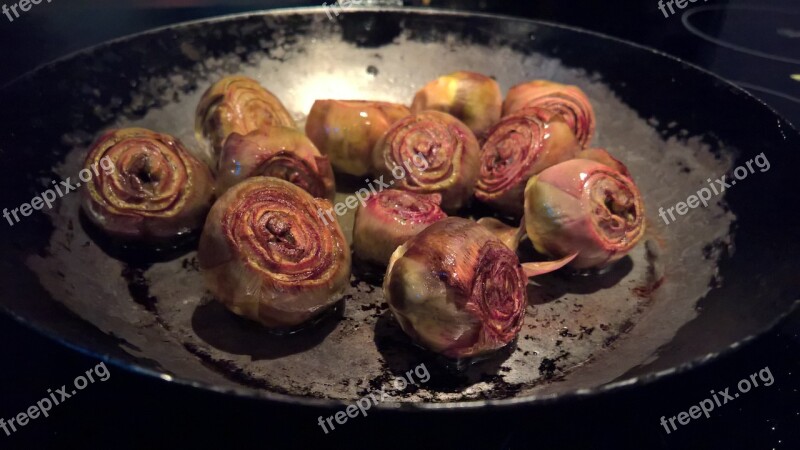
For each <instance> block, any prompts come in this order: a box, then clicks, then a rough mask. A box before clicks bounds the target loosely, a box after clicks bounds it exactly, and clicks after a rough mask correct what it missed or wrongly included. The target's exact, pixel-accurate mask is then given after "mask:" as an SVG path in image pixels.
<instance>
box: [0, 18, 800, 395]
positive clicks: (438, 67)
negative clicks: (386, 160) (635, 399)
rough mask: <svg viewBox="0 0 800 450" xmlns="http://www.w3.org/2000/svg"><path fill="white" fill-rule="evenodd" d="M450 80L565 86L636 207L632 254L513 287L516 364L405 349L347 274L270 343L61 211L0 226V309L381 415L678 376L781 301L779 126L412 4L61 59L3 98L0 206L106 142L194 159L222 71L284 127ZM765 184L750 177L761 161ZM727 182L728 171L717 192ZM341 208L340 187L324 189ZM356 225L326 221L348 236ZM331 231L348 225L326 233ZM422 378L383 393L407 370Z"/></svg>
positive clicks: (581, 50)
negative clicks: (124, 135)
mask: <svg viewBox="0 0 800 450" xmlns="http://www.w3.org/2000/svg"><path fill="white" fill-rule="evenodd" d="M455 70H474V71H479V72H483V73H486V74H489V75H492V76H494V77H496V78H497V80H498V81H499V82H500V83H501V85H502V86H503V88H505V89H507V88H509V87H510V86H511V85H513V84H515V83H518V82H521V81H525V80H528V79H534V78H547V79H553V80H556V81H560V82H565V83H570V84H577V85H579V86H580V87H581V88H583V89H584V90H585V91H586V92H587V94H588V95H589V97H590V99H591V100H592V102H593V104H594V106H595V109H596V111H597V114H598V118H599V119H598V122H599V123H598V136H597V138H596V142H595V144H596V145H599V146H603V147H607V148H608V149H609V150H610V151H612V153H614V154H616V155H617V156H618V157H619V158H621V159H622V160H624V161H625V162H627V163H628V165H629V167H630V169H631V171H632V173H633V176H634V178H635V179H636V180H637V181H638V183H639V185H640V188H641V189H642V191H643V194H644V197H645V203H646V206H647V209H648V220H649V224H650V231H649V233H648V236H647V239H646V242H645V243H643V244H641V245H640V246H639V247H638V248H637V249H636V250H635V251H634V252H633V253H632V254H631V255H630V257H628V258H626V259H624V260H623V261H621V262H620V263H618V264H617V265H615V266H614V267H613V269H612V270H610V271H608V272H605V273H602V274H595V275H591V276H578V275H577V274H570V273H559V274H555V275H551V276H546V277H542V278H540V279H539V280H538V281H537V284H536V285H532V286H531V287H530V289H529V296H530V300H531V306H530V307H529V309H528V317H527V319H526V326H525V328H524V330H523V332H522V335H521V336H520V339H519V341H518V343H517V347H516V349H515V350H514V351H509V352H506V353H505V354H501V355H498V356H497V357H495V358H493V359H491V360H488V361H484V362H482V363H480V364H476V365H474V366H471V367H470V368H469V369H467V370H465V371H461V372H458V371H455V372H454V371H453V370H451V369H450V368H448V367H446V366H445V365H443V364H441V361H440V360H438V359H436V358H435V357H433V356H432V355H430V354H428V353H426V352H424V351H421V350H419V349H417V348H416V347H414V346H413V345H411V343H410V342H409V341H408V339H407V338H406V337H405V336H404V335H403V334H402V332H401V331H400V330H399V328H398V326H397V324H396V323H395V322H394V320H393V319H392V317H391V315H390V314H389V312H388V310H387V307H386V304H385V303H384V302H383V298H382V294H381V290H380V288H379V285H380V279H381V276H382V274H380V273H375V271H374V270H369V269H366V268H356V270H355V275H354V278H353V281H352V288H351V289H350V291H349V292H348V293H347V296H346V298H345V301H344V302H342V304H341V305H340V306H339V308H338V310H337V313H336V314H335V315H334V316H332V317H330V318H328V319H327V320H326V321H324V322H323V323H322V324H320V326H318V327H316V328H314V329H312V330H308V331H306V332H303V333H300V334H297V335H294V336H288V337H275V336H272V335H269V334H267V333H265V332H264V330H263V329H261V328H259V327H258V326H255V325H252V324H250V323H247V322H244V321H243V320H241V319H239V318H237V317H234V316H233V315H231V314H230V313H228V312H227V311H226V310H224V308H222V307H221V306H219V305H218V304H217V303H216V302H213V301H212V300H211V299H210V298H209V297H208V294H206V293H205V291H204V290H203V287H202V282H201V275H200V273H199V272H198V269H197V262H196V257H195V253H194V251H193V249H192V248H189V249H186V250H184V251H178V252H175V253H174V254H153V253H143V252H131V251H129V250H126V249H120V248H119V247H118V246H116V245H115V244H114V243H110V242H107V241H105V240H104V239H103V238H102V236H101V235H99V234H97V233H96V231H95V230H92V229H91V227H90V226H89V225H88V224H87V223H86V221H84V220H82V217H81V215H80V214H79V212H78V211H79V207H78V205H79V195H77V193H70V194H68V195H66V196H64V197H63V198H61V199H60V200H59V201H58V203H57V204H56V206H55V207H54V208H53V210H50V211H45V212H41V211H37V212H34V214H32V215H31V216H30V217H25V218H23V220H22V222H21V223H19V224H16V225H14V226H13V227H10V226H9V225H8V223H4V225H2V227H3V231H4V237H3V240H2V254H3V258H2V270H0V277H1V279H2V285H3V291H2V296H1V298H0V304H1V305H2V306H3V309H5V310H6V311H8V312H9V313H11V314H13V315H14V316H15V317H16V318H18V319H19V320H20V321H22V322H24V323H26V324H28V325H30V326H31V327H34V328H35V329H37V330H40V331H41V332H43V333H45V334H47V335H49V336H52V337H54V338H56V339H58V340H59V341H60V342H63V343H64V344H66V345H69V346H71V347H73V348H76V349H80V350H83V351H85V352H89V353H91V354H94V355H97V356H99V357H102V358H104V359H107V360H109V361H111V362H113V363H115V364H117V365H120V366H122V367H126V368H129V369H131V370H134V371H138V372H141V373H145V374H147V375H151V376H160V377H162V378H164V379H166V380H171V381H173V382H179V383H187V384H190V385H192V386H196V387H200V388H205V389H211V390H215V391H221V392H229V393H235V394H239V395H244V396H252V397H257V398H263V399H266V400H269V401H272V402H291V403H296V404H300V405H325V406H337V405H341V404H344V403H351V402H352V401H354V400H355V399H357V398H359V397H361V396H364V395H366V394H368V393H370V392H374V391H377V390H380V389H385V390H386V391H387V393H388V394H389V399H388V400H387V401H386V402H385V403H382V404H381V405H380V406H379V407H380V408H388V409H393V408H398V407H399V406H400V405H411V406H412V407H416V408H423V409H429V408H437V409H441V408H451V407H454V406H459V407H466V408H473V407H475V408H477V407H481V406H484V405H487V404H493V405H499V406H503V405H511V404H520V403H525V404H528V403H530V404H535V403H538V402H542V401H543V400H544V399H553V398H562V397H570V396H576V395H587V394H593V393H596V392H599V391H602V390H607V389H620V388H622V386H632V385H636V384H639V383H644V382H647V381H649V380H653V379H655V378H658V377H663V376H670V375H672V374H674V373H677V372H681V371H685V370H689V369H691V368H692V367H694V366H696V365H699V364H701V363H702V362H704V361H707V360H709V359H711V358H710V357H714V356H716V355H718V354H720V353H723V352H727V351H730V350H731V349H732V348H734V347H736V346H737V345H739V344H740V343H741V342H743V341H745V340H748V339H751V338H752V337H753V336H755V335H758V334H760V333H762V332H764V331H765V330H767V329H768V328H769V327H770V326H771V325H772V324H773V323H775V322H776V321H777V320H778V319H779V318H781V317H782V316H783V315H784V314H786V313H787V312H788V311H789V310H790V308H791V306H792V304H793V302H794V301H795V299H797V298H798V292H800V285H799V284H798V281H797V280H798V277H797V270H796V266H795V259H794V257H795V256H796V255H797V254H798V246H800V240H798V239H796V237H795V233H796V232H797V230H798V225H800V214H798V213H797V211H798V209H800V208H798V207H800V197H798V195H797V194H796V193H795V192H794V190H793V189H792V187H793V186H794V183H792V181H793V170H794V169H795V168H796V167H799V165H798V163H800V156H799V155H798V148H800V147H799V146H798V144H800V139H799V138H798V134H797V132H796V130H794V129H793V128H792V126H791V125H790V124H788V123H787V122H786V121H785V120H783V119H781V118H780V117H778V116H777V115H776V114H775V113H774V112H773V111H771V110H770V109H769V108H767V107H766V106H765V105H763V104H762V103H760V102H759V101H757V100H756V99H754V98H753V97H751V96H750V95H748V94H747V93H745V92H744V91H742V90H740V89H738V88H736V87H734V86H732V85H730V84H728V83H726V82H725V81H723V80H721V79H719V78H717V77H715V76H713V75H711V74H709V73H707V72H704V71H702V70H700V69H697V68H695V67H693V66H690V65H688V64H686V63H683V62H681V61H678V60H675V59H673V58H670V57H667V56H665V55H662V54H659V53H657V52H655V51H652V50H648V49H645V48H641V47H638V46H635V45H633V44H629V43H625V42H621V41H618V40H614V39H610V38H607V37H604V36H600V35H596V34H592V33H588V32H583V31H579V30H574V29H570V28H566V27H561V26H555V25H550V24H543V23H537V22H532V21H526V20H517V19H510V18H502V17H492V16H485V15H471V14H457V13H443V12H431V11H422V10H382V11H377V10H357V9H351V10H348V11H347V12H346V13H345V14H343V15H341V16H340V17H339V19H338V21H331V20H329V19H328V17H327V16H326V14H325V13H324V12H323V11H322V10H319V9H318V10H294V11H284V12H275V13H266V14H250V15H243V16H236V17H229V18H223V19H217V20H210V21H201V22H195V23H191V24H186V25H179V26H175V27H170V28H165V29H161V30H156V31H153V32H149V33H144V34H141V35H137V36H134V37H130V38H125V39H122V40H118V41H114V42H112V43H108V44H105V45H101V46H99V47H96V48H93V49H91V50H87V51H84V52H81V53H79V54H76V55H73V56H71V57H68V58H66V59H64V60H61V61H59V62H56V63H54V64H52V65H49V66H47V67H45V68H42V69H40V70H38V71H36V72H34V73H32V74H29V75H27V76H25V77H23V78H22V79H20V80H17V81H16V82H14V83H13V84H11V85H9V86H7V87H6V88H5V89H4V90H3V91H2V98H3V102H2V108H0V123H2V124H3V126H2V128H1V129H0V150H1V151H2V153H1V156H0V160H2V162H3V167H4V168H5V170H6V172H5V176H4V177H2V179H0V189H2V192H3V193H4V200H3V205H2V207H5V208H9V209H11V208H16V207H18V206H19V205H20V204H22V203H25V202H28V201H30V200H31V198H32V197H33V196H35V195H38V194H39V193H40V192H42V191H43V190H45V189H46V188H47V187H49V186H50V184H51V181H52V180H63V179H66V177H71V178H72V180H73V181H74V180H75V179H76V177H77V174H78V171H79V170H80V165H81V162H82V159H83V157H84V155H85V153H86V149H87V147H88V145H90V143H91V142H92V140H93V139H94V138H95V137H96V136H97V135H98V133H100V132H101V131H102V130H104V129H106V128H109V127H119V126H129V125H138V126H144V127H148V128H152V129H154V130H157V131H161V132H166V133H170V134H173V135H175V136H177V137H179V138H180V139H182V140H183V141H184V142H185V143H186V144H188V145H189V146H190V147H191V146H196V143H195V141H194V137H193V133H192V124H193V111H194V108H195V106H196V104H197V101H198V99H199V96H200V95H201V94H202V92H203V91H204V90H205V89H206V88H207V87H208V86H209V85H210V84H211V83H212V82H214V81H215V80H216V79H218V78H219V77H221V76H223V75H226V74H234V73H243V74H246V75H250V76H253V77H255V78H257V79H259V80H260V81H261V82H262V83H263V84H264V85H265V86H267V87H268V88H269V89H270V90H272V91H273V92H275V93H276V94H277V95H279V96H280V97H281V98H282V99H283V100H284V102H285V103H286V105H287V106H288V108H289V109H290V110H291V111H292V112H293V113H295V114H296V116H297V118H298V119H299V120H300V121H302V119H303V114H304V113H306V112H307V111H308V109H309V108H310V106H311V103H312V102H313V100H314V99H317V98H329V97H333V98H353V99H361V98H363V99H376V100H390V101H399V102H404V103H408V102H410V100H411V98H412V96H413V93H414V92H415V91H416V90H417V89H418V88H419V87H421V86H422V85H423V84H424V83H425V82H426V81H428V80H430V79H432V78H435V77H437V76H439V75H442V74H445V73H449V72H452V71H455ZM762 152H763V153H764V157H765V158H766V160H767V161H768V162H769V164H770V167H769V170H765V171H762V170H760V168H759V167H757V168H756V170H755V171H753V172H752V173H750V174H749V175H748V176H747V177H746V178H745V179H743V180H741V182H740V184H739V185H736V186H732V187H731V189H730V190H729V191H727V192H725V193H724V194H722V195H720V196H716V197H715V198H714V199H713V201H712V202H711V204H710V205H709V206H708V207H707V208H698V209H694V210H692V211H690V212H689V213H688V214H686V215H685V216H679V217H678V218H677V220H676V221H675V222H674V223H671V224H669V225H667V224H665V223H664V221H663V220H662V218H661V217H659V214H658V212H659V209H660V208H662V207H663V208H665V209H666V208H669V207H671V206H674V205H676V203H678V202H680V201H685V200H686V199H687V197H688V196H689V195H691V194H694V193H695V192H697V191H698V190H700V189H702V188H704V187H707V186H708V181H707V179H712V183H713V180H716V179H718V178H720V177H721V176H722V175H724V174H726V173H730V172H731V171H733V170H734V169H735V168H736V167H738V166H741V165H745V164H746V163H747V162H748V161H750V162H751V163H752V161H753V159H754V158H755V157H756V155H759V154H761V153H762ZM761 169H763V168H761ZM731 176H732V175H728V180H731ZM338 181H339V183H338V184H339V186H340V195H343V194H346V193H348V192H352V191H353V190H355V189H357V188H358V183H359V182H361V181H360V180H352V179H344V178H342V179H339V180H338ZM351 223H352V217H346V218H344V220H343V225H344V227H345V229H346V230H350V229H351V228H352V226H351ZM347 233H349V231H346V234H347ZM423 363H424V364H425V365H426V367H428V368H429V370H430V374H431V378H430V381H429V382H427V383H424V384H422V385H420V386H418V387H414V388H409V389H405V390H402V391H401V390H397V389H395V388H396V385H395V384H394V383H393V379H394V377H396V376H401V375H402V374H403V373H405V372H406V371H407V370H409V369H413V368H414V367H416V366H418V365H419V364H423Z"/></svg>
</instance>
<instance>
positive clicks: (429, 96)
mask: <svg viewBox="0 0 800 450" xmlns="http://www.w3.org/2000/svg"><path fill="white" fill-rule="evenodd" d="M502 107H503V93H502V92H501V91H500V86H499V85H498V84H497V82H496V81H494V80H493V79H491V78H489V77H487V76H486V75H481V74H479V73H474V72H455V73H451V74H450V75H445V76H443V77H440V78H438V79H436V80H434V81H431V82H430V83H428V84H427V85H426V86H425V87H424V88H422V89H421V90H420V91H419V92H418V93H417V95H416V96H415V97H414V103H413V104H412V105H411V111H412V112H414V113H418V112H422V111H425V110H429V109H430V110H434V111H441V112H446V113H448V114H451V115H453V116H455V117H456V118H458V119H459V120H461V121H462V122H464V123H465V124H466V125H467V126H468V127H469V128H470V129H471V130H472V132H473V133H475V135H476V136H478V137H483V136H484V134H486V132H487V131H488V130H489V128H491V126H492V125H494V124H495V123H497V121H498V120H500V113H501V112H502Z"/></svg>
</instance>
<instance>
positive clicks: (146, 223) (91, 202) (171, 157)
mask: <svg viewBox="0 0 800 450" xmlns="http://www.w3.org/2000/svg"><path fill="white" fill-rule="evenodd" d="M108 161H110V162H111V163H112V164H113V168H114V170H113V171H96V173H95V176H94V177H93V178H92V179H91V180H90V181H88V182H87V183H86V187H85V189H84V191H83V198H82V200H83V201H82V206H83V210H84V212H85V213H86V216H87V217H88V218H89V220H90V221H91V222H92V223H94V224H95V225H97V226H98V227H99V228H101V229H102V230H104V231H105V232H106V233H108V234H109V235H110V236H112V237H115V238H120V239H123V240H128V241H136V242H140V243H155V244H162V243H163V244H166V243H167V241H169V240H170V239H173V238H175V237H178V236H181V235H185V234H188V233H190V232H192V231H194V230H196V229H199V228H200V227H202V225H203V221H204V220H205V217H206V213H207V212H208V210H209V208H210V207H211V203H212V200H213V183H214V182H213V179H212V175H211V172H210V171H209V170H208V167H207V166H206V165H205V164H203V163H202V162H200V161H199V160H198V159H197V158H195V157H194V156H192V155H191V154H190V153H189V152H188V151H187V150H186V148H184V146H183V145H182V144H181V143H180V141H178V140H177V139H175V138H173V137H172V136H168V135H166V134H159V133H155V132H153V131H150V130H145V129H142V128H127V129H121V130H112V131H109V132H107V133H106V134H104V135H103V136H101V137H100V138H99V139H98V140H97V141H96V142H95V143H94V145H93V146H92V147H91V149H90V150H89V154H88V155H87V156H86V161H85V163H84V167H85V168H86V169H89V168H90V167H97V165H98V164H101V163H105V162H108ZM103 167H105V165H103Z"/></svg>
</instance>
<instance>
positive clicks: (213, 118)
mask: <svg viewBox="0 0 800 450" xmlns="http://www.w3.org/2000/svg"><path fill="white" fill-rule="evenodd" d="M271 125H278V126H284V127H295V123H294V119H292V116H291V114H289V111H287V110H286V108H285V107H284V106H283V104H282V103H281V101H280V100H279V99H278V97H276V96H275V95H273V94H272V93H271V92H270V91H268V90H266V89H264V88H263V87H262V86H261V85H260V84H258V81H256V80H253V79H251V78H247V77H244V76H228V77H225V78H223V79H221V80H219V81H217V82H216V83H214V84H213V85H212V86H211V87H210V88H208V90H207V91H206V92H205V93H204V94H203V97H202V98H201V99H200V103H199V104H198V105H197V112H196V113H195V124H194V129H195V135H196V136H197V140H198V141H199V142H207V143H208V144H209V146H210V149H211V153H212V160H213V162H214V164H216V163H217V160H218V158H219V154H220V153H221V152H222V146H223V144H225V140H226V139H227V138H228V136H230V135H231V134H232V133H239V134H241V135H245V134H248V133H250V132H252V131H256V130H259V129H262V128H264V127H267V126H271Z"/></svg>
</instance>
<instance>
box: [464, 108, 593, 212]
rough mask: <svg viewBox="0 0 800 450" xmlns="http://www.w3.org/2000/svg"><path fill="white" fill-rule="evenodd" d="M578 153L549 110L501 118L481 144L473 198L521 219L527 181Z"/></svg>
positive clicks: (571, 137)
mask: <svg viewBox="0 0 800 450" xmlns="http://www.w3.org/2000/svg"><path fill="white" fill-rule="evenodd" d="M579 151H580V145H579V144H578V141H577V140H576V139H575V135H574V134H573V133H572V131H571V130H570V128H569V126H568V125H567V124H566V122H565V121H564V119H563V118H562V117H561V116H560V115H557V114H555V113H553V112H551V111H549V110H545V109H541V108H535V107H533V108H526V109H523V110H520V111H519V112H517V113H515V114H511V115H509V116H506V117H503V119H502V120H501V121H500V122H499V123H497V124H496V125H495V126H494V127H492V129H491V130H490V131H489V134H488V136H487V138H486V142H485V143H484V144H483V149H482V150H481V160H480V174H479V176H478V186H477V189H476V192H475V197H476V198H477V199H478V200H480V201H481V202H483V203H486V204H487V205H490V206H492V207H493V208H495V209H497V210H498V211H500V212H502V213H505V214H507V215H510V216H514V217H517V218H519V217H522V214H523V210H524V192H525V185H526V184H527V182H528V180H529V179H530V178H531V177H532V176H533V175H536V174H537V173H539V172H541V171H542V170H544V169H546V168H548V167H550V166H553V165H556V164H558V163H560V162H564V161H567V160H569V159H572V158H574V157H575V155H577V154H578V152H579Z"/></svg>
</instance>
